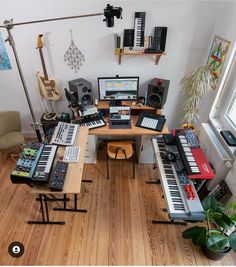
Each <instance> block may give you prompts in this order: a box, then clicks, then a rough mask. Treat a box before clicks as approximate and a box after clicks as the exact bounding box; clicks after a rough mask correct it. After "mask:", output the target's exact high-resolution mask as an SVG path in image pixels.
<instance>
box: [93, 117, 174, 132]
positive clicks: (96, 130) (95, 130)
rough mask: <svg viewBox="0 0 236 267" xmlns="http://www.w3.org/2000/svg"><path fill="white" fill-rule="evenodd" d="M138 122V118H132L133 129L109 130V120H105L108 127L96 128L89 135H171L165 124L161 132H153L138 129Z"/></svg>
mask: <svg viewBox="0 0 236 267" xmlns="http://www.w3.org/2000/svg"><path fill="white" fill-rule="evenodd" d="M137 120H138V116H131V124H132V128H131V129H110V128H109V119H108V118H105V121H106V124H107V125H106V126H103V127H100V128H95V129H91V130H89V135H95V136H104V135H105V136H119V135H120V136H142V135H159V134H167V133H169V130H168V127H167V124H166V123H165V125H164V127H163V129H162V131H161V132H157V131H153V130H150V129H145V128H141V127H137V126H135V125H136V122H137Z"/></svg>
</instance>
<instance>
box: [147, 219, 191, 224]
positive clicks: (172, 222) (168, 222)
mask: <svg viewBox="0 0 236 267" xmlns="http://www.w3.org/2000/svg"><path fill="white" fill-rule="evenodd" d="M152 223H153V224H175V225H187V223H186V222H176V221H175V220H169V221H164V220H163V221H162V220H152Z"/></svg>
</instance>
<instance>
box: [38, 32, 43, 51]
mask: <svg viewBox="0 0 236 267" xmlns="http://www.w3.org/2000/svg"><path fill="white" fill-rule="evenodd" d="M42 38H43V34H39V35H38V43H37V48H43V40H42Z"/></svg>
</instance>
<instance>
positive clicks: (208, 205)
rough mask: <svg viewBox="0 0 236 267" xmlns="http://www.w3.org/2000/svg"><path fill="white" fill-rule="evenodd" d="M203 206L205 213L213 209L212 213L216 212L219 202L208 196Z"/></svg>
mask: <svg viewBox="0 0 236 267" xmlns="http://www.w3.org/2000/svg"><path fill="white" fill-rule="evenodd" d="M202 206H203V209H204V210H205V211H208V210H210V209H212V211H215V210H216V206H217V201H216V199H215V197H214V196H213V195H208V196H207V197H206V198H205V199H204V200H203V201H202Z"/></svg>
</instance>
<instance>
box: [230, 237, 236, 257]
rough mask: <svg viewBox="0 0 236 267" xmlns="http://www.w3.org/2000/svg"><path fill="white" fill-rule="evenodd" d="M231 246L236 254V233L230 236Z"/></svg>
mask: <svg viewBox="0 0 236 267" xmlns="http://www.w3.org/2000/svg"><path fill="white" fill-rule="evenodd" d="M229 244H230V247H231V248H232V250H233V251H234V252H236V233H233V234H231V235H230V236H229Z"/></svg>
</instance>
